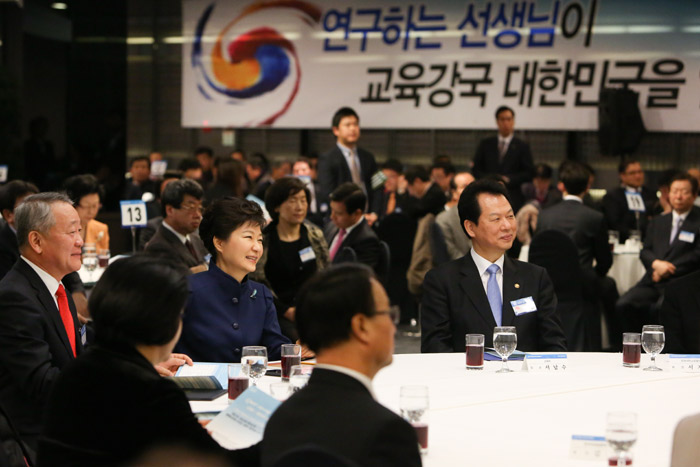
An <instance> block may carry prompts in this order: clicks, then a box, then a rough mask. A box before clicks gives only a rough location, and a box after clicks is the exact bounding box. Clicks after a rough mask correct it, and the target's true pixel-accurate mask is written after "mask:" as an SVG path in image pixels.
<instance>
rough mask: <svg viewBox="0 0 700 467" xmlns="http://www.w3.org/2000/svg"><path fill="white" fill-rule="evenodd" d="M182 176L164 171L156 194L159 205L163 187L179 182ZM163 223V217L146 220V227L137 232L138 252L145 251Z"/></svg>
mask: <svg viewBox="0 0 700 467" xmlns="http://www.w3.org/2000/svg"><path fill="white" fill-rule="evenodd" d="M181 178H182V176H181V175H180V173H179V172H173V171H170V170H168V171H166V172H165V174H164V175H163V180H162V181H161V182H160V190H159V192H158V198H157V199H158V202H159V203H160V202H161V201H162V199H163V191H165V187H166V186H168V184H169V183H170V182H174V181H175V180H180V179H181ZM162 223H163V216H156V217H152V218H149V219H148V222H147V223H146V227H142V228H140V229H139V230H138V251H143V250H145V249H146V245H147V244H148V242H149V241H151V239H152V238H153V236H154V235H155V234H156V231H157V230H158V227H160V225H161V224H162Z"/></svg>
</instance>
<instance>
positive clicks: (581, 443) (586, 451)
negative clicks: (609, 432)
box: [569, 435, 611, 461]
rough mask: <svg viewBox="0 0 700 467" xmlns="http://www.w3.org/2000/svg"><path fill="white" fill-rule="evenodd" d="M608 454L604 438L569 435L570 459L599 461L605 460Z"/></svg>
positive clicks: (608, 449) (609, 452)
mask: <svg viewBox="0 0 700 467" xmlns="http://www.w3.org/2000/svg"><path fill="white" fill-rule="evenodd" d="M610 454H611V451H610V447H609V446H608V443H607V441H606V440H605V436H589V435H571V447H570V448H569V458H571V459H579V460H589V461H600V460H605V459H607V458H608V457H609V455H610Z"/></svg>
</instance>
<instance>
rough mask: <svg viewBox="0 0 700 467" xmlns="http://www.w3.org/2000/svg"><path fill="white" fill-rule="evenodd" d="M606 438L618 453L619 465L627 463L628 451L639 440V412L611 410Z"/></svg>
mask: <svg viewBox="0 0 700 467" xmlns="http://www.w3.org/2000/svg"><path fill="white" fill-rule="evenodd" d="M605 438H606V439H607V441H608V444H609V445H610V447H612V448H613V450H614V451H615V454H616V455H617V465H621V466H625V465H627V451H629V449H630V448H631V447H632V446H633V445H634V443H635V442H636V441H637V414H636V413H633V412H609V413H608V421H607V426H606V429H605Z"/></svg>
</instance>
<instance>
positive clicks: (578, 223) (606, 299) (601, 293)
mask: <svg viewBox="0 0 700 467" xmlns="http://www.w3.org/2000/svg"><path fill="white" fill-rule="evenodd" d="M588 179H589V173H588V170H586V167H585V166H584V165H583V164H580V163H578V162H573V161H568V162H567V163H565V164H562V166H561V168H560V169H559V187H560V189H562V192H563V193H564V199H563V201H561V202H560V203H558V204H555V205H553V206H551V207H549V208H547V209H544V210H543V211H542V212H541V213H540V215H539V219H538V220H537V232H536V233H540V232H543V231H545V230H559V231H561V232H564V233H565V234H567V235H568V236H569V237H571V240H572V241H573V242H574V245H575V246H576V249H577V250H578V256H579V262H580V264H581V272H582V273H583V282H584V283H583V284H582V285H583V291H584V296H585V297H587V298H588V299H589V300H590V301H592V302H596V303H597V300H598V298H599V297H600V301H601V304H602V305H603V310H604V312H605V317H606V320H607V322H608V329H610V337H611V341H614V342H613V343H614V347H616V348H617V347H618V344H619V345H622V341H620V342H619V343H618V342H617V341H618V340H620V339H621V338H622V335H621V334H620V326H619V325H618V323H617V320H616V319H615V302H616V301H617V299H618V298H619V295H618V293H617V286H616V284H615V280H614V279H612V278H610V277H607V273H608V270H609V269H610V267H611V266H612V262H613V257H612V252H611V251H610V246H609V244H608V230H607V227H606V224H605V219H604V218H603V214H602V213H600V212H598V211H596V210H595V209H593V208H590V207H588V206H585V205H584V204H583V197H584V196H585V195H586V193H587V192H588ZM593 260H595V267H594V266H593ZM591 318H592V320H591V322H590V327H591V330H593V329H596V330H597V332H595V333H594V334H593V336H594V337H595V339H594V342H595V343H596V345H598V344H599V343H600V315H599V314H596V315H595V316H591ZM620 348H621V347H620Z"/></svg>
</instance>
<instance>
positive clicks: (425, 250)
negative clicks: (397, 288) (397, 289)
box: [406, 214, 435, 296]
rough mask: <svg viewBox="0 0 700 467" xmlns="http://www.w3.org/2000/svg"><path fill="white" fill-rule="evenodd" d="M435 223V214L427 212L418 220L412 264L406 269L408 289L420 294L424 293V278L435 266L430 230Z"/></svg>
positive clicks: (414, 293)
mask: <svg viewBox="0 0 700 467" xmlns="http://www.w3.org/2000/svg"><path fill="white" fill-rule="evenodd" d="M434 223H435V216H434V215H432V214H426V215H425V216H423V218H422V219H421V220H419V221H418V228H417V229H416V237H415V238H414V239H413V251H412V252H411V264H410V265H409V266H408V270H407V271H406V282H407V284H408V291H409V292H411V293H412V294H413V295H418V296H420V295H421V294H422V293H423V279H425V275H426V274H427V273H428V271H430V270H431V269H432V268H433V265H434V264H433V250H432V249H431V244H430V230H431V228H432V226H433V224H434Z"/></svg>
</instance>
